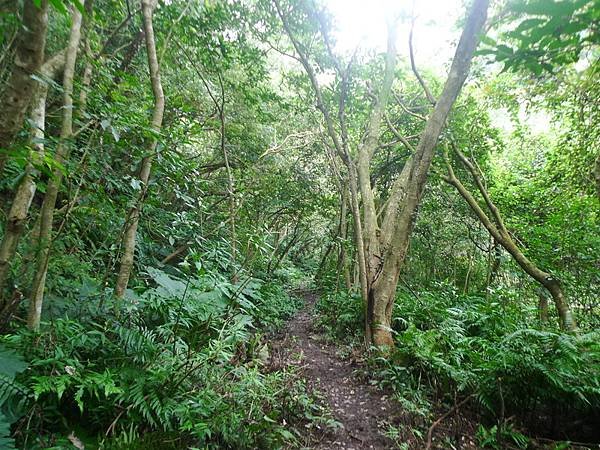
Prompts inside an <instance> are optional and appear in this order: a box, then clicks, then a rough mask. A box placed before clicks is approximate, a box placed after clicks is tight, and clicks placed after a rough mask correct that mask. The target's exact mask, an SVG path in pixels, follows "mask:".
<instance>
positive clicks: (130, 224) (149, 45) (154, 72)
mask: <svg viewBox="0 0 600 450" xmlns="http://www.w3.org/2000/svg"><path fill="white" fill-rule="evenodd" d="M154 6H155V4H154V3H153V2H152V1H151V0H142V15H143V18H144V33H145V39H146V52H147V54H148V67H149V70H150V80H151V82H152V92H153V94H154V112H153V114H152V129H153V130H154V131H155V132H156V133H159V132H160V129H161V126H162V120H163V113H164V110H165V97H164V94H163V89H162V84H161V81H160V70H159V66H158V59H157V57H156V43H155V40H154V29H153V26H152V12H153V9H154ZM157 145H158V140H157V139H154V140H153V141H152V143H151V144H150V147H149V148H148V155H147V156H145V157H144V158H143V159H142V164H141V168H140V174H139V179H140V181H141V182H142V186H143V187H142V193H141V195H140V197H139V199H138V200H137V202H136V204H135V205H134V206H133V207H132V208H131V209H130V210H129V213H128V214H127V218H126V220H125V233H124V235H123V256H122V257H121V267H120V269H119V274H118V276H117V282H116V285H115V291H114V293H115V297H117V298H122V297H123V295H124V294H125V290H126V289H127V284H128V283H129V277H130V276H131V270H132V268H133V259H134V254H135V239H136V235H137V228H138V224H139V220H140V210H141V207H142V204H143V201H144V197H145V194H146V192H147V190H148V180H149V179H150V171H151V169H152V160H153V158H154V153H155V152H156V147H157Z"/></svg>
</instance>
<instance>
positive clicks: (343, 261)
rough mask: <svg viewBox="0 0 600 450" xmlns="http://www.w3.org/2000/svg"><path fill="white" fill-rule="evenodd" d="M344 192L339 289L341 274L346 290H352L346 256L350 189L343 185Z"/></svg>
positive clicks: (338, 269) (342, 198)
mask: <svg viewBox="0 0 600 450" xmlns="http://www.w3.org/2000/svg"><path fill="white" fill-rule="evenodd" d="M342 189H343V192H342V193H341V195H340V197H341V198H340V202H341V206H340V238H341V239H340V243H339V246H340V249H339V252H338V263H337V272H338V287H339V276H340V273H343V275H344V284H345V287H346V290H347V291H348V292H350V291H351V290H352V280H351V279H350V269H349V268H348V261H347V260H348V258H347V255H346V239H347V238H348V188H347V187H346V186H344V185H342Z"/></svg>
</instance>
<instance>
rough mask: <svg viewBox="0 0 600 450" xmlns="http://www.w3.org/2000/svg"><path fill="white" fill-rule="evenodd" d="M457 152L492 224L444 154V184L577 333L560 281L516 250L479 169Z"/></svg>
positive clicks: (567, 327) (519, 250)
mask: <svg viewBox="0 0 600 450" xmlns="http://www.w3.org/2000/svg"><path fill="white" fill-rule="evenodd" d="M453 147H454V152H455V153H456V155H457V156H458V159H459V160H460V162H461V163H462V164H463V166H464V167H465V168H466V169H467V170H468V171H469V173H470V174H471V176H472V177H473V180H474V181H475V185H476V186H477V189H478V190H479V192H480V194H481V196H482V197H483V200H484V203H485V205H486V207H487V209H488V210H489V211H490V213H491V215H492V217H493V220H491V219H490V218H489V217H488V215H487V214H486V213H485V211H484V210H483V209H482V208H481V206H479V203H478V202H477V200H476V199H475V197H474V196H473V194H471V192H470V191H469V190H468V189H467V188H466V187H465V186H464V185H463V184H462V182H461V181H460V180H459V179H458V178H457V176H456V174H455V173H454V170H453V169H452V164H451V162H450V158H449V156H448V154H447V151H446V152H445V154H444V156H445V160H446V168H447V169H448V176H447V177H445V178H444V179H445V181H446V182H447V183H449V184H451V185H452V186H454V187H455V188H456V190H457V191H458V192H459V194H460V195H461V196H462V197H463V199H465V201H466V202H467V203H468V204H469V206H470V207H471V210H472V211H473V212H474V213H475V215H476V216H477V218H478V219H479V220H480V222H481V223H482V225H483V226H484V227H485V228H486V229H487V230H488V232H489V233H490V234H491V235H492V236H493V238H494V239H495V240H496V242H498V243H499V244H500V245H501V246H502V247H504V249H505V250H506V251H507V252H508V253H510V255H511V256H512V257H513V259H514V260H515V262H516V263H517V264H518V265H519V266H520V267H521V269H523V271H525V273H527V274H528V275H529V276H531V277H532V278H533V279H534V280H535V281H537V282H538V283H539V284H540V285H542V286H543V287H544V288H546V290H547V291H548V292H549V293H550V295H551V296H552V299H553V300H554V305H555V306H556V310H557V312H558V316H559V322H560V326H561V327H562V328H563V329H566V330H569V331H575V330H576V329H577V323H576V321H575V318H574V317H573V313H572V312H571V308H570V306H569V302H568V301H567V299H566V297H565V295H564V292H563V290H562V287H561V285H560V281H559V280H558V279H556V278H555V277H554V276H552V275H551V274H549V273H547V272H545V271H543V270H541V269H540V268H539V267H538V266H537V265H536V264H535V263H533V262H532V261H531V260H529V258H527V257H526V256H525V254H524V253H523V252H522V251H521V249H520V248H519V247H518V246H517V244H516V243H515V241H514V239H513V238H512V236H511V235H510V233H509V232H508V230H507V229H506V226H505V225H504V221H503V220H502V216H501V215H500V211H499V210H498V208H497V206H496V205H495V204H494V203H493V201H492V199H491V198H490V195H489V193H488V192H487V190H486V189H485V185H484V184H483V181H482V180H481V177H480V176H479V173H478V172H477V168H475V166H474V165H473V163H471V161H469V160H468V159H467V157H466V156H465V155H464V154H463V153H462V152H461V151H460V150H459V149H458V148H457V147H456V146H454V145H453Z"/></svg>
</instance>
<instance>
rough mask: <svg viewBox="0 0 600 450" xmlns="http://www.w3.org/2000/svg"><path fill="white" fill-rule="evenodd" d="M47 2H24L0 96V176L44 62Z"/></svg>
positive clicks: (45, 0)
mask: <svg viewBox="0 0 600 450" xmlns="http://www.w3.org/2000/svg"><path fill="white" fill-rule="evenodd" d="M47 26H48V1H47V0H42V1H41V4H40V7H39V8H38V7H37V6H35V2H34V1H33V0H25V1H24V5H23V23H22V27H21V30H20V32H19V37H18V41H17V46H16V51H15V61H14V67H13V70H12V73H11V75H10V78H9V79H8V82H7V83H6V87H5V88H4V91H3V92H2V96H1V97H0V111H1V113H0V176H1V175H2V172H3V171H4V165H5V163H6V160H7V155H6V151H7V150H8V149H9V148H10V146H11V145H12V143H13V141H14V139H15V136H16V135H17V133H18V132H19V131H20V130H21V127H22V126H23V119H24V118H25V113H26V112H27V108H28V107H29V104H30V103H31V99H32V97H33V94H34V92H35V88H36V81H35V80H34V79H33V78H32V75H34V74H35V73H36V72H37V71H38V70H39V69H40V67H41V65H42V62H43V61H44V50H45V47H46V28H47Z"/></svg>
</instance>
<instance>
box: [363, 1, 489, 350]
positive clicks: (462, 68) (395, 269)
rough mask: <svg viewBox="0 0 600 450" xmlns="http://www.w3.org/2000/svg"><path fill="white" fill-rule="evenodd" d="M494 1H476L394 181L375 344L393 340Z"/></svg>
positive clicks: (376, 283)
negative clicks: (411, 259)
mask: <svg viewBox="0 0 600 450" xmlns="http://www.w3.org/2000/svg"><path fill="white" fill-rule="evenodd" d="M487 8H488V0H475V1H474V2H473V5H472V7H471V11H470V13H469V17H468V18H467V21H466V24H465V27H464V29H463V32H462V35H461V38H460V41H459V43H458V47H457V48H456V52H455V55H454V59H453V61H452V66H451V67H450V72H449V74H448V78H447V79H446V83H445V84H444V89H443V91H442V94H441V95H440V98H439V99H438V101H437V102H436V103H435V106H434V108H433V111H432V112H431V115H430V116H429V118H428V119H427V123H426V125H425V130H424V131H423V133H422V134H421V138H420V140H419V144H418V145H417V147H416V149H415V152H414V154H413V155H412V157H411V159H410V161H409V162H407V165H406V166H405V168H404V169H403V171H402V173H401V174H400V176H399V177H398V178H397V180H396V181H395V182H394V185H393V186H392V191H391V192H392V193H391V195H390V199H389V201H388V207H387V208H386V213H385V217H384V220H383V225H382V229H381V233H380V246H381V255H380V261H381V262H380V264H379V267H378V268H377V270H376V271H375V274H374V276H373V279H372V280H371V283H370V284H371V286H370V292H369V299H370V301H372V302H373V315H372V317H371V321H370V327H371V330H372V335H373V344H374V345H375V346H377V347H387V346H390V345H393V339H392V334H391V316H392V307H393V303H394V297H395V291H396V287H397V284H398V276H399V274H400V269H401V267H402V265H403V263H404V259H405V257H406V253H407V251H408V245H409V242H410V235H411V232H412V228H413V224H414V220H415V215H416V210H417V207H418V205H419V203H420V200H421V197H422V195H423V191H424V189H425V183H426V181H427V175H428V172H429V167H430V165H431V160H432V158H433V155H434V150H435V146H436V144H437V141H438V138H439V136H440V133H441V132H442V129H443V127H444V125H445V123H446V119H447V117H448V114H449V113H450V110H451V108H452V106H453V105H454V102H455V101H456V98H457V97H458V94H459V93H460V90H461V88H462V85H463V84H464V82H465V80H466V78H467V75H468V73H469V69H470V67H471V60H472V58H473V54H474V52H475V49H476V48H477V45H478V43H479V38H480V33H481V32H482V30H483V25H484V23H485V21H486V18H487Z"/></svg>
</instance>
